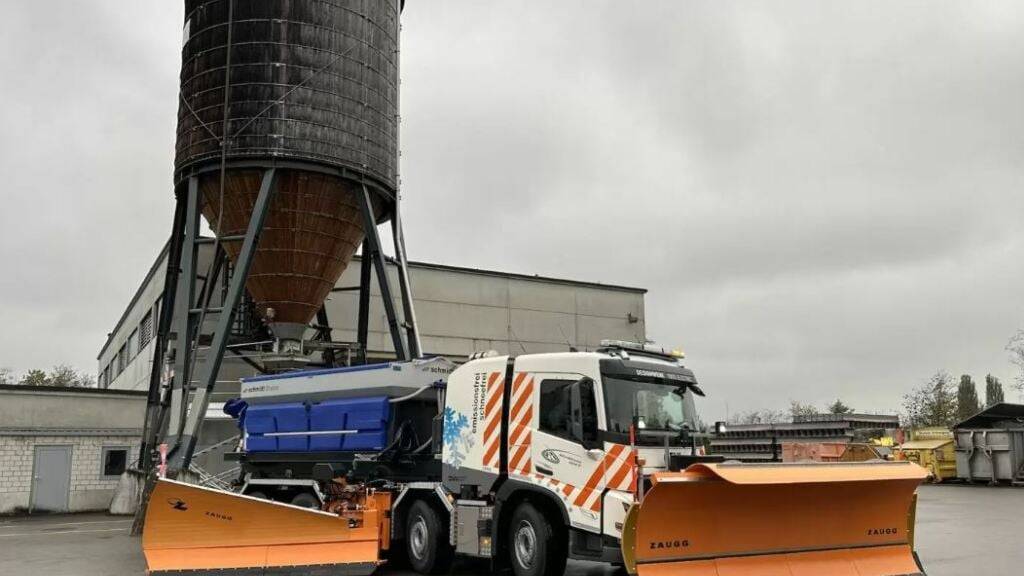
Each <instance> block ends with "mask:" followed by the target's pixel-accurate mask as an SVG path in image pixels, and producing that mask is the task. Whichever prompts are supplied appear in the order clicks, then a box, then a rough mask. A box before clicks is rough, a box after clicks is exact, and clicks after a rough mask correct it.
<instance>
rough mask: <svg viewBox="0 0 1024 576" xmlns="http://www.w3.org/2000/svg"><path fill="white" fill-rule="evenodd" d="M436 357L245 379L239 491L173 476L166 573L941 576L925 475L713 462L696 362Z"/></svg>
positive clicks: (156, 509) (159, 522) (615, 346)
mask: <svg viewBox="0 0 1024 576" xmlns="http://www.w3.org/2000/svg"><path fill="white" fill-rule="evenodd" d="M414 362H416V361H414ZM419 362H422V363H424V364H421V365H419V367H418V368H410V363H405V364H404V365H403V363H391V364H383V365H375V366H362V367H354V368H342V369H337V370H334V371H330V373H329V374H324V373H323V372H325V371H320V372H321V373H319V374H304V373H301V372H299V373H293V374H284V375H279V376H277V377H265V378H263V379H252V380H251V381H245V382H243V394H242V400H243V402H244V410H242V411H241V413H240V414H238V415H239V421H240V424H241V426H242V427H243V430H244V434H243V437H244V442H243V445H242V446H241V447H240V450H239V451H238V452H237V453H236V454H235V455H234V456H233V457H234V458H236V459H237V460H238V461H239V463H240V466H241V470H242V471H243V473H244V478H243V481H242V483H241V485H240V487H239V489H238V490H237V491H226V490H218V489H213V488H207V487H202V486H197V485H191V484H186V483H183V482H179V481H176V480H172V479H166V478H164V479H160V480H158V481H157V483H156V486H155V488H154V490H153V492H152V494H151V496H150V498H149V502H148V508H147V510H146V521H145V530H144V534H143V548H144V552H145V556H146V561H147V565H148V569H149V571H150V573H151V574H184V573H195V572H196V571H212V570H216V571H218V572H217V573H218V574H219V573H221V572H220V571H230V570H235V571H239V572H241V573H254V574H292V573H294V574H368V573H371V572H373V571H374V570H375V569H377V567H378V566H380V565H381V564H383V563H384V562H385V561H387V560H388V559H389V558H392V557H394V556H396V555H401V556H402V557H403V558H404V559H407V561H408V563H409V564H410V565H411V567H412V568H413V569H415V570H416V571H418V572H420V573H424V574H436V573H443V572H445V571H447V570H448V569H449V565H450V562H451V561H452V559H453V557H455V556H456V555H462V556H469V557H476V558H481V559H486V560H488V561H490V562H491V563H492V566H493V567H494V569H495V570H497V569H503V568H509V567H510V568H511V570H512V572H513V573H514V574H515V575H516V576H555V575H559V574H561V573H562V572H563V571H564V569H565V564H566V559H567V558H571V559H583V560H591V561H603V562H607V563H610V564H613V565H621V566H623V567H624V569H625V570H626V571H628V572H629V573H630V574H639V575H641V576H659V575H670V574H671V575H688V576H705V575H708V576H710V575H720V576H724V575H727V574H728V575H753V574H758V575H774V574H780V575H781V574H785V575H812V574H814V575H857V576H883V575H907V574H924V570H923V569H922V567H921V565H920V563H919V561H918V559H917V556H916V554H915V553H914V551H913V531H914V510H915V503H916V499H915V490H916V488H917V486H918V485H919V484H920V483H921V481H922V480H923V479H924V478H925V476H926V473H925V471H924V470H923V469H922V468H920V467H919V466H917V465H915V464H913V463H910V462H867V463H859V462H858V463H810V464H743V463H736V462H723V461H721V458H720V457H718V458H716V457H714V456H707V455H704V451H703V448H702V447H701V442H700V440H701V433H700V432H699V431H698V427H699V420H698V416H697V412H696V406H697V404H698V403H699V400H698V398H699V397H701V396H703V395H704V392H703V391H702V390H701V388H700V386H699V385H698V384H697V381H696V379H695V377H694V374H693V372H692V371H690V370H689V369H688V368H686V367H685V366H684V365H683V362H682V358H681V355H679V354H676V353H672V352H669V351H665V350H663V349H661V348H655V347H653V346H651V345H641V344H632V343H626V342H606V343H604V347H603V348H601V349H599V350H597V351H595V352H565V353H543V354H524V355H521V356H518V357H512V356H504V355H497V354H484V355H479V356H478V357H474V358H472V359H470V360H469V361H468V362H466V363H465V364H463V365H461V366H459V367H457V368H454V370H453V371H451V372H450V374H449V373H447V372H448V370H446V369H444V368H443V364H440V363H438V362H437V360H433V361H430V360H427V361H419ZM402 378H407V381H406V380H402ZM318 382H330V385H328V386H319V387H318V384H317V383H318ZM396 382H397V384H396ZM236 407H237V406H236ZM225 573H230V572H225Z"/></svg>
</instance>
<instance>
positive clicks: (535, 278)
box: [96, 239, 647, 360]
mask: <svg viewBox="0 0 1024 576" xmlns="http://www.w3.org/2000/svg"><path fill="white" fill-rule="evenodd" d="M170 246H171V242H170V239H168V240H167V241H166V242H164V245H163V248H161V249H160V253H159V254H157V257H156V260H155V261H154V262H153V265H152V266H150V268H149V271H148V272H147V273H146V276H145V278H143V279H142V283H141V284H139V287H138V288H137V289H136V290H135V294H134V295H132V299H131V300H130V301H129V302H128V306H126V307H125V309H124V311H123V312H122V313H121V317H120V318H118V319H117V323H116V324H115V325H114V329H113V330H111V331H110V332H109V333H107V340H106V341H105V342H104V343H103V347H101V348H100V352H99V354H97V355H96V359H97V360H99V359H100V357H102V356H103V354H104V353H105V352H106V351H107V348H108V347H109V346H110V343H111V342H112V341H113V339H114V334H117V331H118V330H120V329H121V326H122V325H124V321H125V319H126V318H127V317H128V313H129V312H131V310H132V308H134V307H135V304H136V303H137V302H138V301H139V298H140V297H141V296H142V292H143V290H145V288H146V285H148V284H149V283H150V282H151V281H152V280H153V277H154V276H155V275H156V273H157V272H158V271H160V270H161V269H162V267H161V266H160V263H161V262H162V261H163V259H164V257H165V256H166V255H167V252H168V251H169V250H170ZM361 260H362V256H360V255H358V254H357V255H355V256H353V257H352V261H353V262H356V261H361ZM409 267H410V268H420V269H424V270H439V271H442V272H456V273H459V274H476V275H478V276H490V277H494V278H509V279H514V280H525V281H530V282H543V283H545V284H561V285H563V286H577V287H582V288H598V289H601V290H615V291H618V292H630V293H633V294H646V293H647V289H646V288H637V287H634V286H623V285H621V284H602V283H601V282H587V281H583V280H569V279H565V278H554V277H552V276H540V275H538V274H534V275H530V274H520V273H516V272H501V271H498V270H488V269H484V268H469V267H464V266H452V265H449V264H435V263H432V262H420V261H418V260H409ZM414 288H415V287H414ZM155 322H156V319H154V323H155Z"/></svg>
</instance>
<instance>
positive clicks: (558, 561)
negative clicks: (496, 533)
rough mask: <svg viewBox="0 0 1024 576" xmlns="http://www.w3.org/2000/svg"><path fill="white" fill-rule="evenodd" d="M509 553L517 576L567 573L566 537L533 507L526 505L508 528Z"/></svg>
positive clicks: (554, 575)
mask: <svg viewBox="0 0 1024 576" xmlns="http://www.w3.org/2000/svg"><path fill="white" fill-rule="evenodd" d="M508 551H509V557H510V558H509V560H510V561H511V563H512V572H514V573H515V575H516V576H561V575H562V573H563V572H565V558H566V553H565V552H566V551H565V537H564V534H558V533H556V532H555V530H554V529H553V527H552V526H551V522H550V521H549V520H548V519H547V517H545V516H544V514H543V513H542V512H541V511H540V510H538V509H537V508H536V507H535V506H534V505H533V504H530V503H529V502H523V503H522V504H520V505H519V506H518V507H516V509H515V512H513V513H512V521H511V522H510V523H509V526H508Z"/></svg>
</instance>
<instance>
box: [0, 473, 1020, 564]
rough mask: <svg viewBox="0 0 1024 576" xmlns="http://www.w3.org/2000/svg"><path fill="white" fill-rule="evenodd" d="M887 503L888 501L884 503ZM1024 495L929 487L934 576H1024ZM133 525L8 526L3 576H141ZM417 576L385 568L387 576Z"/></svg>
mask: <svg viewBox="0 0 1024 576" xmlns="http://www.w3.org/2000/svg"><path fill="white" fill-rule="evenodd" d="M879 497H884V496H883V495H879ZM1022 520H1024V488H1010V487H989V486H969V485H943V486H931V485H926V486H922V487H921V489H920V492H919V499H918V514H917V522H918V523H917V550H918V554H919V555H920V556H921V560H922V562H923V563H924V566H925V569H926V570H927V573H928V575H929V576H966V575H970V576H1011V575H1018V574H1024V546H1022V545H1021V531H1020V523H1021V521H1022ZM130 526H131V521H130V519H127V518H124V517H117V516H106V515H103V514H75V515H59V516H32V517H17V518H12V517H4V518H0V575H3V576H139V575H141V574H143V573H144V571H145V562H144V561H143V558H142V553H141V551H140V548H139V546H140V543H139V540H138V539H137V538H133V537H131V536H130V535H129V534H128V529H129V527H130ZM488 572H490V570H489V569H488V567H487V564H486V563H481V562H459V563H457V564H456V565H455V567H454V572H453V574H456V575H466V576H468V575H471V574H487V573H488ZM409 574H411V573H410V572H407V571H404V570H401V569H396V568H388V567H385V568H383V569H382V570H381V576H407V575H409ZM566 574H567V576H610V575H612V574H615V571H614V570H613V569H611V568H610V567H608V566H604V565H602V564H591V563H586V562H570V565H569V568H568V570H567V572H566Z"/></svg>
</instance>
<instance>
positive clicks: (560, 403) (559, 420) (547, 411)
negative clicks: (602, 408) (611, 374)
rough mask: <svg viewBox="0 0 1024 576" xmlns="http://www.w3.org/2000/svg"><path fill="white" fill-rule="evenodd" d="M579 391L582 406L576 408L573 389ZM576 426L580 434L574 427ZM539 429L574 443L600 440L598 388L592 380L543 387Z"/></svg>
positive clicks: (556, 382) (557, 382)
mask: <svg viewBox="0 0 1024 576" xmlns="http://www.w3.org/2000/svg"><path fill="white" fill-rule="evenodd" d="M574 387H575V388H576V389H578V390H579V400H578V405H574V401H573V389H574ZM574 422H575V423H576V425H577V426H576V432H575V433H574V431H573V428H574V426H573V424H574ZM538 428H539V429H540V430H541V431H542V432H547V433H549V434H553V435H555V436H558V437H559V438H564V439H566V440H570V441H572V442H583V443H587V442H592V441H595V440H597V405H596V404H595V402H594V385H593V382H591V381H590V380H589V379H585V380H584V381H582V382H578V381H576V380H560V379H551V380H543V381H541V383H540V423H539V425H538Z"/></svg>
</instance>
